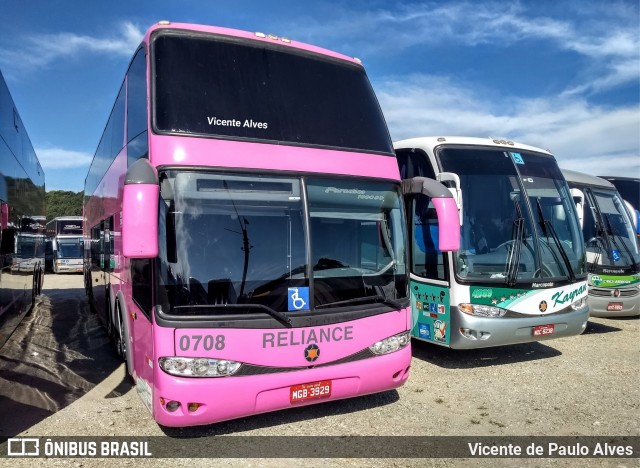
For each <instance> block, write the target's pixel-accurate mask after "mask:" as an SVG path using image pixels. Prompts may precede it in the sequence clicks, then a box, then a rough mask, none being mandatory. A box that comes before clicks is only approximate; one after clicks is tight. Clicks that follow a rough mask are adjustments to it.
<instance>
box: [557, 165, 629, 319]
mask: <svg viewBox="0 0 640 468" xmlns="http://www.w3.org/2000/svg"><path fill="white" fill-rule="evenodd" d="M562 173H563V174H564V177H565V179H567V182H568V184H569V187H570V188H571V193H572V195H573V199H574V201H575V203H576V208H577V210H578V218H579V219H580V224H581V226H582V232H583V234H584V240H585V243H586V249H587V268H588V271H589V296H588V302H589V310H590V314H591V315H593V316H595V317H632V316H636V315H640V253H639V251H638V250H639V249H638V241H637V237H636V233H635V226H634V223H633V220H632V218H631V214H630V213H629V210H628V209H627V206H626V204H625V201H624V200H623V199H622V197H621V196H620V193H619V192H618V191H617V189H616V187H615V186H614V185H613V184H612V183H611V182H609V181H608V180H605V179H601V178H600V177H594V176H591V175H588V174H583V173H581V172H576V171H570V170H568V169H563V170H562ZM634 215H635V213H634Z"/></svg>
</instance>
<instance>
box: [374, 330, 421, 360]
mask: <svg viewBox="0 0 640 468" xmlns="http://www.w3.org/2000/svg"><path fill="white" fill-rule="evenodd" d="M410 341H411V336H410V335H409V332H408V331H406V332H402V333H398V334H397V335H393V336H390V337H389V338H385V339H384V340H380V341H378V342H377V343H374V344H373V345H371V346H369V350H370V351H371V352H372V353H374V354H379V355H381V354H389V353H393V352H395V351H398V350H399V349H402V348H405V347H406V346H407V345H408V344H409V342H410Z"/></svg>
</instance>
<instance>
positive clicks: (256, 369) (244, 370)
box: [234, 348, 376, 377]
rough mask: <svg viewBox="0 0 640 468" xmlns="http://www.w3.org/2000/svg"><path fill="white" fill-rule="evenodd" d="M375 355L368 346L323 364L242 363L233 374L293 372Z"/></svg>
mask: <svg viewBox="0 0 640 468" xmlns="http://www.w3.org/2000/svg"><path fill="white" fill-rule="evenodd" d="M374 356H376V355H375V354H373V353H372V352H371V350H370V349H369V348H366V349H363V350H362V351H358V352H357V353H355V354H352V355H351V356H347V357H344V358H342V359H338V360H336V361H332V362H326V363H324V364H318V365H317V366H313V365H310V366H300V367H272V366H257V365H255V364H242V367H240V369H239V370H238V372H236V373H235V374H234V377H235V376H241V375H263V374H277V373H281V372H295V371H300V370H305V369H315V368H318V367H327V366H334V365H336V364H345V363H347V362H354V361H360V360H362V359H368V358H371V357H374Z"/></svg>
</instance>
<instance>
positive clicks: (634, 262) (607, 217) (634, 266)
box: [602, 213, 636, 271]
mask: <svg viewBox="0 0 640 468" xmlns="http://www.w3.org/2000/svg"><path fill="white" fill-rule="evenodd" d="M602 217H603V218H604V220H605V222H606V223H607V231H608V232H607V233H608V234H609V238H610V239H611V243H612V244H613V245H614V246H615V247H616V248H617V249H618V250H620V246H619V245H618V241H616V237H617V236H616V235H615V234H614V233H613V228H612V227H611V221H609V215H608V214H606V213H602ZM622 245H623V246H624V251H625V253H626V254H627V255H628V257H629V260H631V264H632V266H633V270H634V271H635V270H636V261H635V260H634V259H633V254H632V253H631V250H629V247H628V246H627V244H626V243H625V242H624V241H622ZM612 257H613V254H612ZM612 260H613V258H612ZM612 263H615V261H614V262H612Z"/></svg>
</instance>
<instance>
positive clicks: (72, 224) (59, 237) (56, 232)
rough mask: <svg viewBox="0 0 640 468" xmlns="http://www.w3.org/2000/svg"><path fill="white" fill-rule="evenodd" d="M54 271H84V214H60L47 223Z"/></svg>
mask: <svg viewBox="0 0 640 468" xmlns="http://www.w3.org/2000/svg"><path fill="white" fill-rule="evenodd" d="M46 232H47V241H48V242H51V248H52V251H53V261H52V264H53V267H52V268H53V272H54V273H82V272H83V271H84V270H83V255H84V244H83V238H82V216H60V217H57V218H54V219H52V220H51V221H49V222H48V223H47V230H46Z"/></svg>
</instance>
